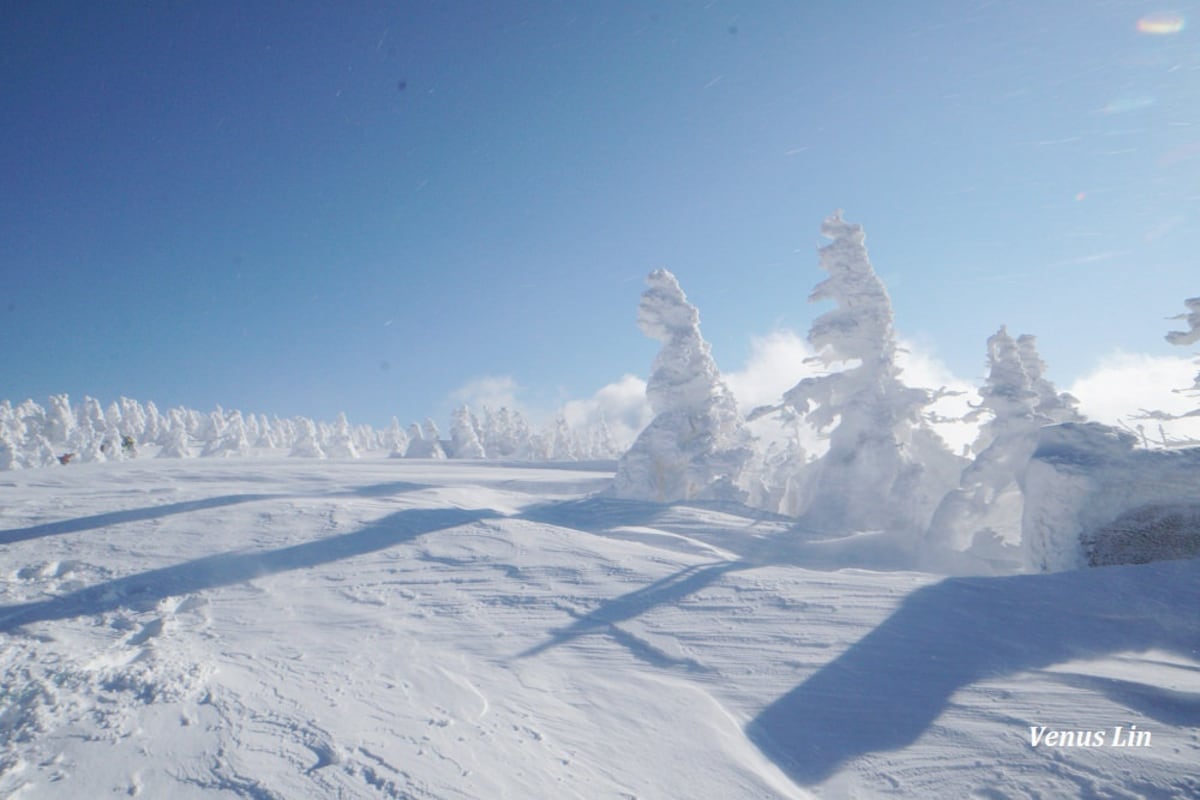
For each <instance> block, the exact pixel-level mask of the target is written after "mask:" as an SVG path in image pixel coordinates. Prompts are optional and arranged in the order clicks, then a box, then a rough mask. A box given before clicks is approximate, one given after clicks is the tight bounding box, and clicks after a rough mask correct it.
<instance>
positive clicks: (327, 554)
mask: <svg viewBox="0 0 1200 800" xmlns="http://www.w3.org/2000/svg"><path fill="white" fill-rule="evenodd" d="M496 516H499V515H498V514H497V513H496V512H495V511H492V510H490V509H477V510H462V509H407V510H404V511H398V512H396V513H395V514H390V515H388V516H386V517H384V518H383V519H381V520H379V521H378V522H375V523H372V524H371V525H368V526H367V527H365V528H362V529H360V530H357V531H354V532H352V533H344V534H340V535H338V536H329V537H326V538H323V539H316V540H314V541H309V542H304V543H302V544H297V545H292V546H290V547H281V548H279V549H278V550H268V551H265V552H251V553H221V554H218V555H212V556H205V557H203V558H197V559H193V560H192V561H185V562H183V563H182V564H176V565H174V566H170V567H162V568H160V569H154V570H149V571H147V572H141V573H138V574H137V575H130V576H128V577H125V578H118V579H116V580H112V581H106V582H105V583H101V584H98V585H96V586H90V587H88V588H86V589H80V590H79V591H76V592H72V593H70V594H66V595H63V596H61V597H55V598H52V599H50V600H41V601H38V602H34V603H22V604H19V605H12V606H3V607H0V632H4V633H9V632H12V631H13V630H15V629H16V628H18V627H20V626H22V625H27V624H29V623H32V622H46V621H50V620H59V619H68V618H71V617H81V616H86V615H91V614H100V613H104V612H106V611H113V610H115V609H118V608H126V607H131V606H138V607H145V606H147V605H153V604H154V603H157V602H158V601H159V600H162V599H163V598H166V597H173V596H176V595H182V594H190V593H193V592H202V591H204V590H206V589H214V588H217V587H220V586H229V585H231V584H236V583H244V582H246V581H250V580H254V579H255V578H261V577H264V576H267V575H274V574H276V573H279V572H287V571H291V570H298V569H308V568H311V567H317V566H320V565H322V564H328V563H331V562H334V561H340V560H343V559H347V558H353V557H355V556H361V555H365V554H367V553H373V552H376V551H379V550H384V549H386V548H389V547H394V546H396V545H398V544H403V543H404V542H409V541H412V540H413V539H416V538H417V537H418V536H421V535H423V534H427V533H433V532H435V531H439V530H444V529H446V528H453V527H457V526H459V525H466V524H468V523H471V522H476V521H478V520H481V519H488V518H492V517H496Z"/></svg>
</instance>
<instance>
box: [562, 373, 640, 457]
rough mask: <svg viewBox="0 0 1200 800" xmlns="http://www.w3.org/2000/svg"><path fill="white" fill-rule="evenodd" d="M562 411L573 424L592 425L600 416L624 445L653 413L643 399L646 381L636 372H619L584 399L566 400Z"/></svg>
mask: <svg viewBox="0 0 1200 800" xmlns="http://www.w3.org/2000/svg"><path fill="white" fill-rule="evenodd" d="M562 414H563V416H564V417H565V418H566V420H567V423H568V424H569V425H571V426H572V427H584V428H586V427H591V426H594V425H597V424H599V422H600V420H601V419H602V418H603V419H604V420H605V422H606V423H607V424H608V428H609V430H610V431H611V432H612V435H613V438H614V439H616V441H617V442H618V443H620V444H621V445H623V446H628V445H630V444H633V440H634V439H636V438H637V435H638V434H639V433H641V430H642V428H644V427H646V426H647V425H648V424H650V420H651V418H652V417H653V414H651V412H650V403H649V402H648V401H647V400H646V382H645V381H644V380H642V379H641V378H639V377H638V376H636V375H622V376H621V378H620V379H619V380H616V381H614V382H612V383H609V384H607V385H605V386H603V387H601V388H600V389H599V390H598V391H597V392H596V393H595V394H593V395H592V396H591V397H588V398H585V399H583V400H568V401H567V402H566V403H565V404H563V407H562Z"/></svg>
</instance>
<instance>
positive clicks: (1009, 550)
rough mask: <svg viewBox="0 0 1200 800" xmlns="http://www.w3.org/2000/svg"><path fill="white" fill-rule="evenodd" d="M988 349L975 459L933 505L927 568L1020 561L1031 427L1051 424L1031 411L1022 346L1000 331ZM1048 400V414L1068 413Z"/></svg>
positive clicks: (1035, 395)
mask: <svg viewBox="0 0 1200 800" xmlns="http://www.w3.org/2000/svg"><path fill="white" fill-rule="evenodd" d="M1022 338H1025V339H1027V340H1028V339H1032V337H1022ZM987 348H988V360H987V363H988V376H987V380H986V381H985V383H984V385H983V386H982V387H981V388H980V389H979V396H980V403H979V405H978V406H977V407H976V411H975V412H974V416H976V417H978V416H980V415H983V414H988V415H990V417H989V419H988V420H987V421H986V422H985V423H984V424H983V425H982V426H981V427H980V432H979V438H978V439H977V440H976V443H975V445H974V447H973V449H974V450H975V452H976V453H977V455H976V457H975V460H974V461H973V462H972V463H971V464H970V465H969V466H968V467H967V468H966V469H964V470H963V472H962V476H961V478H960V479H959V486H958V488H957V489H955V490H954V491H952V492H949V493H948V494H947V495H946V496H945V497H944V498H943V499H942V501H941V503H940V504H939V505H938V508H937V511H936V513H935V514H934V515H933V519H932V520H931V522H930V525H929V532H928V535H927V537H926V541H925V553H924V558H925V560H926V562H927V566H931V567H934V568H938V569H950V570H952V571H955V570H967V571H980V570H982V571H987V569H988V568H989V566H990V568H995V569H1004V568H1006V567H1012V566H1015V565H1016V564H1018V563H1019V562H1020V558H1021V556H1020V549H1019V548H1018V545H1019V544H1020V531H1021V514H1022V510H1023V507H1024V506H1023V493H1022V491H1021V480H1022V478H1023V476H1024V470H1025V467H1026V465H1027V464H1028V463H1029V459H1030V457H1032V455H1033V451H1034V449H1035V448H1036V447H1037V434H1038V429H1039V428H1041V426H1042V425H1044V424H1048V423H1050V422H1052V421H1054V420H1052V419H1051V418H1050V417H1048V416H1043V415H1042V414H1041V413H1039V411H1038V407H1039V405H1040V404H1041V403H1043V402H1045V399H1044V398H1045V397H1046V394H1043V392H1045V390H1044V389H1042V391H1039V388H1041V387H1038V386H1036V385H1035V378H1034V376H1033V375H1031V374H1030V372H1029V371H1028V370H1027V366H1028V365H1030V364H1032V363H1033V362H1032V361H1031V356H1030V352H1031V351H1030V348H1029V346H1028V344H1027V345H1026V347H1025V348H1022V347H1021V345H1020V343H1019V341H1014V340H1013V338H1012V337H1011V336H1010V335H1009V334H1008V330H1007V329H1006V328H1005V327H1004V326H1001V327H1000V330H998V331H997V332H996V333H994V334H993V335H992V336H991V337H989V338H988V341H987ZM1033 355H1034V356H1036V352H1034V353H1033ZM1034 368H1035V373H1034V374H1035V375H1037V376H1038V377H1040V376H1041V373H1042V371H1044V368H1045V364H1043V363H1042V362H1041V360H1040V359H1037V362H1036V364H1034ZM1043 380H1044V379H1043ZM1046 383H1047V384H1048V382H1046ZM1049 395H1050V396H1051V398H1052V399H1051V400H1050V401H1049V406H1050V409H1051V412H1052V413H1065V412H1066V410H1069V409H1071V406H1070V405H1069V404H1066V403H1062V402H1060V401H1059V400H1058V397H1059V396H1058V395H1057V392H1054V391H1053V386H1051V387H1050V392H1049ZM968 551H970V552H969V554H968Z"/></svg>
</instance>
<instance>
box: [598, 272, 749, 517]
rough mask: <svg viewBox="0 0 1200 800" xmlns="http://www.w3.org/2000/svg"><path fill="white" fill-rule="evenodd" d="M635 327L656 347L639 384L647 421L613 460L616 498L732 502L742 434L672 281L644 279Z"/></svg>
mask: <svg viewBox="0 0 1200 800" xmlns="http://www.w3.org/2000/svg"><path fill="white" fill-rule="evenodd" d="M646 282H647V284H649V288H647V289H646V291H645V292H643V293H642V301H641V305H640V306H639V311H638V325H639V326H640V327H641V329H642V332H643V333H645V334H646V335H647V336H650V337H652V338H654V339H658V340H659V341H661V342H662V343H663V346H662V349H661V350H660V351H659V353H658V356H657V357H656V358H655V360H654V368H653V372H652V374H651V375H650V380H649V382H648V383H647V384H646V397H647V399H648V400H649V401H650V407H651V408H652V409H653V411H654V414H655V417H654V419H653V420H652V421H651V422H650V425H649V426H647V427H646V429H645V430H643V431H642V433H641V434H640V435H639V436H638V438H637V440H636V441H635V442H634V443H633V446H632V447H631V448H630V449H629V450H628V452H626V453H625V455H623V456H622V457H621V459H620V461H619V462H618V463H617V474H616V477H615V478H614V480H613V492H614V494H615V495H616V496H617V497H624V498H629V499H637V500H652V501H655V502H673V501H676V500H695V499H740V498H741V497H742V494H741V491H740V490H739V489H738V488H737V486H736V484H737V481H738V478H739V477H740V475H741V472H742V469H743V467H745V465H746V463H747V461H748V460H749V459H750V457H751V455H752V453H753V450H752V448H751V437H750V433H749V432H748V431H747V430H746V427H745V425H744V424H743V421H742V417H741V414H740V413H739V412H738V409H737V403H736V402H735V400H734V398H733V394H732V393H731V392H730V391H729V389H728V387H727V386H726V385H725V383H724V381H722V380H721V373H720V371H719V370H718V369H717V365H716V362H715V361H713V358H712V355H711V353H710V347H709V344H708V342H706V341H705V340H704V337H703V336H702V335H701V334H700V314H699V312H698V311H697V310H696V307H695V306H693V305H692V304H691V303H689V302H688V301H687V297H686V296H685V295H684V293H683V290H682V289H681V288H680V287H679V282H678V281H677V280H676V279H675V276H674V275H672V274H671V273H670V272H668V271H666V270H662V269H660V270H656V271H654V272H652V273H650V275H649V276H648V277H647V279H646Z"/></svg>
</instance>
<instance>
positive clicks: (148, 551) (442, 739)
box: [0, 459, 1200, 800]
mask: <svg viewBox="0 0 1200 800" xmlns="http://www.w3.org/2000/svg"><path fill="white" fill-rule="evenodd" d="M611 475H612V473H611V471H603V470H599V469H593V470H581V469H562V468H553V469H551V468H539V467H536V466H529V465H525V466H517V465H500V464H492V463H478V462H476V463H462V462H457V463H456V462H446V461H429V462H419V461H407V460H406V461H394V460H392V461H382V460H381V461H367V460H357V461H350V460H345V461H338V460H330V461H324V462H311V461H297V460H286V459H258V460H255V459H248V460H245V461H238V462H229V461H222V462H216V461H203V460H199V461H189V462H182V461H180V462H175V461H169V460H168V461H156V462H153V463H151V464H146V463H145V462H134V461H131V462H123V463H109V464H95V465H92V464H84V465H78V466H77V467H76V468H73V469H71V470H58V469H47V470H29V471H22V472H13V473H7V474H5V475H4V476H3V479H2V480H0V575H2V576H3V577H4V580H3V582H0V590H2V594H0V637H2V638H0V676H2V683H0V686H2V687H3V688H2V689H0V795H3V796H11V797H20V798H77V797H81V796H95V797H101V796H107V795H109V794H117V795H123V796H143V797H172V798H175V797H179V798H189V797H204V798H213V797H230V798H234V797H241V798H255V799H256V800H261V799H262V798H291V797H340V798H359V797H362V798H421V797H436V798H501V797H511V798H530V797H555V798H558V797H568V798H569V797H578V798H606V797H627V798H632V797H636V798H643V799H645V798H672V797H694V798H704V797H711V798H730V797H782V798H800V797H806V796H810V795H815V796H821V797H877V796H896V797H932V796H956V797H972V796H974V797H980V798H997V797H1037V796H1041V797H1048V796H1054V797H1071V796H1090V797H1114V798H1118V797H1119V798H1125V797H1155V798H1158V797H1179V798H1183V797H1191V796H1195V794H1196V793H1197V791H1198V790H1200V784H1198V783H1197V781H1196V778H1195V777H1194V776H1195V768H1194V765H1195V763H1197V762H1198V761H1200V737H1198V736H1197V727H1200V656H1198V655H1197V648H1198V647H1200V620H1198V619H1197V617H1198V615H1197V614H1196V613H1195V611H1196V606H1195V599H1196V598H1197V597H1200V562H1195V561H1192V562H1172V563H1161V564H1150V565H1145V566H1139V567H1115V568H1104V569H1094V570H1087V571H1082V572H1070V573H1060V574H1056V575H1025V576H1010V577H1005V578H964V579H942V578H940V577H938V576H934V575H928V574H924V573H919V572H913V571H905V570H904V569H899V568H900V567H904V566H907V565H904V564H899V563H889V562H888V558H889V554H890V553H891V552H892V550H891V549H890V548H889V545H888V542H887V541H886V537H882V536H879V535H871V534H862V535H859V536H855V537H847V538H845V539H840V540H839V539H835V540H828V539H826V540H806V539H805V537H804V536H803V535H801V533H799V532H797V531H795V530H793V529H792V524H793V523H791V522H790V521H787V520H784V519H783V518H780V517H775V516H773V515H769V514H765V513H763V512H755V511H751V510H748V509H745V508H743V507H740V506H736V505H717V504H708V505H701V506H693V505H675V506H662V505H656V504H650V503H641V502H636V501H622V500H616V499H612V498H604V497H596V496H591V495H592V494H593V493H595V492H597V491H599V490H600V489H602V488H603V487H604V486H606V485H607V483H608V481H609V480H610V479H611ZM785 543H786V544H785ZM866 567H870V568H871V569H867V568H866ZM1117 724H1122V725H1129V724H1137V725H1138V726H1139V728H1141V729H1145V730H1150V731H1152V732H1153V735H1154V746H1153V747H1152V748H1149V749H1144V750H1137V751H1127V752H1121V751H1115V750H1112V749H1086V750H1081V749H1076V750H1066V749H1055V748H1045V747H1040V748H1033V747H1031V745H1030V743H1029V735H1028V728H1029V726H1031V725H1048V726H1051V727H1055V726H1057V727H1062V728H1070V729H1075V728H1080V729H1092V728H1096V729H1100V728H1111V727H1112V726H1113V725H1117Z"/></svg>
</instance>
